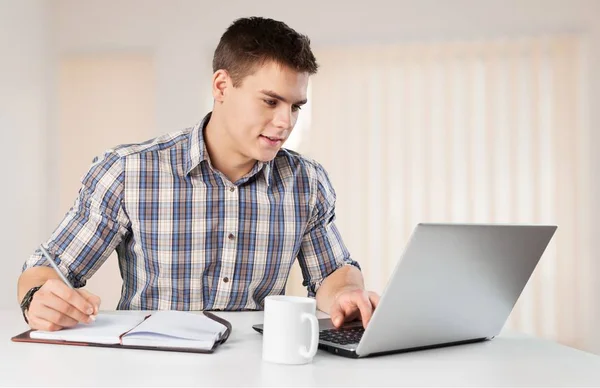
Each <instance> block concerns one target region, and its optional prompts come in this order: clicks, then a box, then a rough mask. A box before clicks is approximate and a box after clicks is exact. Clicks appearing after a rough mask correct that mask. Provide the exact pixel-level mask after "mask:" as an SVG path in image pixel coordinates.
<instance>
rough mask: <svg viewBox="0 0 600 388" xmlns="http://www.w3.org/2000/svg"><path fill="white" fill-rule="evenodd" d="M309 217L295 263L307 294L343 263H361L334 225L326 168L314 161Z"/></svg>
mask: <svg viewBox="0 0 600 388" xmlns="http://www.w3.org/2000/svg"><path fill="white" fill-rule="evenodd" d="M314 168H315V170H314V174H311V175H314V176H311V177H310V179H311V181H312V183H313V185H314V190H313V191H314V194H313V196H312V197H313V200H312V204H311V209H312V210H311V211H312V213H311V216H310V219H309V222H308V225H307V228H306V231H305V233H304V236H303V238H302V244H301V246H300V251H299V253H298V263H299V264H300V268H301V270H302V276H303V278H304V282H303V283H302V284H303V285H304V286H305V287H306V288H307V289H308V296H310V297H314V296H315V295H316V293H317V290H318V289H319V287H320V286H321V284H322V283H323V280H325V278H326V277H327V276H329V275H330V274H331V273H333V272H334V271H335V270H337V269H338V268H340V267H343V266H344V265H353V266H355V267H357V268H358V269H360V265H359V264H358V263H357V262H356V261H354V260H352V258H351V257H350V253H349V252H348V249H347V248H346V246H345V245H344V242H343V240H342V237H341V236H340V233H339V231H338V229H337V227H336V225H335V222H334V221H335V200H336V195H335V191H334V189H333V186H332V185H331V182H330V180H329V177H328V175H327V172H326V171H325V169H324V168H323V167H322V166H321V165H320V164H318V163H315V164H314Z"/></svg>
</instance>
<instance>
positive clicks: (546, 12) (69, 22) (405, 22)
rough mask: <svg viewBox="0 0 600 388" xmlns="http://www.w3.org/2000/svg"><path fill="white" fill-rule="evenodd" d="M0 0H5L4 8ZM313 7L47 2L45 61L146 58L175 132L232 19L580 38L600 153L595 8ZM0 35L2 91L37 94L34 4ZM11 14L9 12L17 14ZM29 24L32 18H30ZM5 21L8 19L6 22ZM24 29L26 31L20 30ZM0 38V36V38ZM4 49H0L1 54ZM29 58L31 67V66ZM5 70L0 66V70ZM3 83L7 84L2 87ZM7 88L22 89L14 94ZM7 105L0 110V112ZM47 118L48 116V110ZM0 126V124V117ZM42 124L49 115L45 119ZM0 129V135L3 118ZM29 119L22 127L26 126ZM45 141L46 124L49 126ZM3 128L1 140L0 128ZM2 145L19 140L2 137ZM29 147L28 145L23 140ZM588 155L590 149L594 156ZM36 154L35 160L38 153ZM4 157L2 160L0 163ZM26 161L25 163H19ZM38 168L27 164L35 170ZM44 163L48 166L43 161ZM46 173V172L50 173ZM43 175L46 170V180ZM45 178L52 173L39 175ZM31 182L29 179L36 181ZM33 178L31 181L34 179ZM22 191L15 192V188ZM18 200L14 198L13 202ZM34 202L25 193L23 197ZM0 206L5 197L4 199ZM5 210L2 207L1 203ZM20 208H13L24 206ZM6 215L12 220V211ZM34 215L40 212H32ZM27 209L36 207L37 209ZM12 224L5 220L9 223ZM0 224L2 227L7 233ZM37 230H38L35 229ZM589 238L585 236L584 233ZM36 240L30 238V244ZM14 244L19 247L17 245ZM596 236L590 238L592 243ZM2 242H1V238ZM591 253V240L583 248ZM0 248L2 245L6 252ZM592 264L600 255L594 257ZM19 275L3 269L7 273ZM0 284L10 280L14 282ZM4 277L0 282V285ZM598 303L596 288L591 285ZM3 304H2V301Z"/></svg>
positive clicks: (323, 35) (189, 118) (558, 2)
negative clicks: (100, 55) (113, 55)
mask: <svg viewBox="0 0 600 388" xmlns="http://www.w3.org/2000/svg"><path fill="white" fill-rule="evenodd" d="M5 1H7V0H5ZM349 3H351V2H348V1H322V0H321V1H316V0H306V1H304V2H300V3H289V2H281V1H271V0H268V1H243V0H236V1H221V2H212V1H211V2H209V1H199V0H174V1H161V0H118V1H117V0H110V1H108V0H87V1H79V0H57V1H53V2H51V3H49V4H50V5H51V12H50V13H49V17H50V20H51V21H52V25H53V26H54V29H53V30H52V32H53V40H52V41H51V42H50V46H49V47H51V48H52V52H51V53H50V57H52V55H55V54H56V55H62V54H64V53H69V52H81V51H115V50H128V49H140V48H141V49H150V50H152V51H154V53H155V60H156V63H155V65H156V69H157V91H156V93H157V96H158V97H157V104H156V105H157V110H156V123H157V128H158V132H165V131H170V130H173V129H179V128H181V127H183V126H186V125H189V124H191V123H194V122H195V121H197V120H198V119H199V118H201V117H202V115H203V114H204V111H205V110H206V109H208V107H209V106H210V104H209V101H210V100H209V99H208V97H207V94H205V91H207V90H208V82H209V77H210V60H211V57H212V51H213V50H214V47H215V45H216V42H217V40H218V37H219V36H220V34H221V33H222V32H223V31H224V29H225V28H226V27H227V25H228V24H229V23H230V22H231V21H232V20H233V19H234V18H236V17H242V16H249V15H260V16H268V17H273V18H276V19H280V20H284V21H285V22H287V23H288V24H289V25H291V26H292V27H293V28H295V29H297V30H299V31H301V32H303V33H305V34H307V35H309V36H310V37H311V39H312V41H313V43H314V46H315V47H324V46H328V45H332V44H357V43H373V42H378V43H385V42H397V41H410V40H420V41H423V40H443V39H463V38H464V39H477V38H482V37H499V36H506V35H510V36H520V35H536V34H546V33H564V32H579V33H583V34H585V35H587V36H588V38H589V58H588V61H587V63H586V65H587V67H588V69H589V70H590V74H589V80H588V86H589V88H588V90H587V97H588V100H589V101H590V105H589V107H588V111H589V112H590V126H591V128H592V142H591V144H590V146H591V147H593V148H594V149H595V148H596V147H595V146H596V145H597V144H600V130H599V127H600V70H598V69H600V24H599V23H598V22H597V17H598V15H600V2H599V1H596V0H571V1H567V0H486V1H484V0H453V1H446V0H400V1H395V0H371V1H368V2H360V3H359V2H356V3H354V4H349ZM0 4H2V5H0V11H1V12H0V15H1V16H0V18H2V19H0V26H2V27H0V28H2V29H3V30H4V29H6V30H7V32H8V34H7V33H3V34H2V36H3V37H2V38H0V39H6V38H5V37H6V36H7V35H8V36H10V37H15V36H20V37H19V39H18V42H19V46H11V47H9V48H8V51H6V49H4V48H3V54H4V52H8V53H9V55H10V56H12V55H17V54H18V58H13V59H12V61H11V62H10V64H6V63H0V70H2V71H0V80H2V87H4V83H5V82H9V81H11V80H12V78H11V77H10V76H9V75H7V74H6V70H5V69H9V68H15V69H16V68H19V69H20V68H21V67H23V68H24V70H22V71H26V72H27V73H28V74H30V75H31V77H27V78H22V79H23V80H24V79H27V80H29V79H30V78H32V79H37V80H38V81H32V82H34V83H35V82H37V86H43V76H42V75H41V70H40V69H39V68H38V66H39V65H38V64H39V63H40V61H41V60H43V58H44V57H43V56H42V53H43V47H42V46H41V39H42V36H43V34H42V32H41V29H42V28H43V27H40V24H42V25H43V23H39V24H38V23H35V22H34V23H32V22H31V21H32V20H34V21H40V22H43V15H42V14H41V8H42V7H41V5H40V3H39V2H36V1H29V2H26V3H23V2H20V1H17V0H15V1H13V2H3V3H0ZM15 4H19V5H18V9H16V7H17V6H16V5H15ZM32 17H33V19H32ZM4 19H6V20H4ZM24 20H27V23H23V21H24ZM2 32H4V31H2ZM4 45H5V44H4V43H3V46H4ZM28 59H34V60H35V61H33V62H34V63H35V64H32V63H31V61H29V60H28ZM2 62H3V61H2ZM5 79H6V81H5ZM12 88H13V89H14V90H15V91H16V90H20V86H19V85H13V86H12ZM30 93H31V95H30V97H31V98H30V99H29V100H27V102H26V103H27V105H28V110H29V111H32V112H40V114H41V113H42V112H43V109H42V108H41V106H42V105H43V97H42V96H40V95H39V93H36V92H34V91H31V92H30ZM0 98H2V99H7V98H10V96H9V94H8V93H4V92H2V93H0ZM5 106H6V105H5V104H4V103H3V104H1V105H0V109H4V107H5ZM51 112H52V111H51ZM10 115H11V116H10V117H9V119H10V120H13V122H14V123H15V124H13V126H14V125H19V126H20V128H28V130H29V131H34V134H36V135H37V134H40V133H43V132H41V130H42V127H41V124H40V122H39V120H36V119H35V118H33V117H32V116H31V115H26V114H21V113H18V112H11V113H10ZM0 117H2V116H0ZM50 117H51V118H52V116H51V113H50ZM2 120H3V121H1V123H2V125H3V127H4V128H6V126H7V124H5V121H6V119H5V118H3V119H2ZM25 120H27V121H28V122H29V124H28V125H27V124H26V121H25ZM49 126H50V130H51V132H50V136H52V120H50V122H49ZM4 128H3V133H4V131H5V129H4ZM9 132H10V136H13V137H14V138H17V139H24V136H23V135H17V134H15V133H14V132H13V131H9ZM28 138H32V137H29V136H28ZM37 146H38V147H39V142H38V144H37ZM592 151H593V150H592ZM591 154H592V155H594V160H593V165H594V166H595V167H597V168H598V167H600V156H597V155H596V153H594V152H592V153H591ZM35 155H43V153H40V152H37V153H35ZM2 158H8V156H7V155H3V156H2ZM21 159H22V160H26V158H25V157H23V156H22V157H21ZM38 162H39V160H37V161H30V162H29V163H30V164H31V163H32V164H34V165H36V166H38V165H39V164H36V163H38ZM49 162H52V159H50V160H49ZM51 165H52V164H50V166H51ZM45 172H46V171H45ZM47 172H48V173H49V174H52V171H51V170H50V171H47ZM10 174H11V176H13V177H14V179H21V181H19V182H20V183H19V184H18V185H17V187H28V188H29V189H31V188H33V187H34V184H33V183H32V180H31V179H29V178H28V180H24V179H23V178H21V177H22V175H21V174H16V173H15V172H11V173H10ZM36 174H37V175H36ZM40 174H41V172H40V171H39V170H36V172H35V173H34V174H33V177H39V175H40ZM19 185H20V186H19ZM592 188H593V194H595V195H593V197H594V198H600V179H598V180H595V181H594V182H592ZM49 190H50V197H49V198H48V201H49V203H52V193H53V192H54V191H53V190H54V189H53V188H52V187H49ZM2 195H3V196H6V195H8V196H11V198H13V197H16V193H14V192H13V193H10V192H9V193H3V194H2ZM20 195H21V192H19V196H20ZM28 195H30V196H31V195H32V194H28ZM3 198H4V197H3ZM2 203H3V204H4V203H5V201H2ZM26 203H27V202H25V201H20V202H17V204H18V206H24V207H26ZM18 206H10V209H9V210H8V211H10V212H12V213H10V214H11V215H16V210H15V208H16V207H18ZM35 206H39V205H38V204H36V205H35ZM35 206H34V207H35ZM37 209H38V208H35V209H33V208H30V207H27V210H26V213H25V215H24V217H23V218H21V219H20V220H21V221H19V222H22V223H23V224H24V225H28V226H31V225H35V220H36V219H37V218H36V217H35V214H36V210H37ZM65 210H66V209H52V208H51V207H49V208H48V215H47V216H48V224H47V225H44V231H46V230H48V229H49V227H50V226H49V225H54V223H55V222H57V220H58V219H59V218H60V216H62V214H63V213H64V211H65ZM590 211H591V212H592V214H593V216H592V217H591V219H600V205H599V203H598V201H597V202H596V203H595V204H594V208H593V209H590ZM8 219H9V220H13V219H14V218H13V217H8ZM6 225H7V223H4V224H3V228H5V229H6V228H7V226H6ZM34 227H35V228H37V226H34ZM35 230H36V231H34V232H30V230H28V235H27V236H25V237H19V236H20V234H19V231H11V233H12V234H11V235H9V236H10V239H9V240H8V241H11V242H12V241H16V242H17V243H16V244H11V245H10V248H7V249H5V252H10V254H9V255H7V256H8V257H10V259H9V260H14V258H17V261H18V262H19V263H20V262H21V261H22V257H21V256H23V255H24V254H25V252H28V251H29V249H30V247H32V243H33V242H34V241H35V242H37V240H38V238H37V234H36V233H39V231H37V229H35ZM592 230H593V229H592ZM34 235H35V236H36V237H35V238H34V237H33V236H34ZM17 237H19V238H17ZM594 237H595V236H593V238H592V240H593V239H594ZM3 238H4V233H3ZM590 244H592V241H590ZM5 246H8V245H7V244H5ZM599 258H600V255H599ZM595 265H596V268H595V272H596V273H600V259H599V260H596V264H595ZM13 267H14V268H16V267H18V265H17V264H14V265H13V264H11V268H13ZM0 276H8V279H12V275H4V274H3V275H0ZM1 279H2V278H0V280H1ZM595 287H596V288H597V290H596V291H597V292H596V293H597V294H598V295H599V296H600V284H597V285H596V286H595ZM5 303H6V302H5ZM593 316H594V322H591V323H590V327H592V328H593V327H600V303H599V304H598V309H597V311H595V312H594V313H593ZM591 336H593V338H594V339H593V341H594V344H593V347H594V348H595V351H597V352H598V353H600V334H598V333H597V332H596V333H590V338H591Z"/></svg>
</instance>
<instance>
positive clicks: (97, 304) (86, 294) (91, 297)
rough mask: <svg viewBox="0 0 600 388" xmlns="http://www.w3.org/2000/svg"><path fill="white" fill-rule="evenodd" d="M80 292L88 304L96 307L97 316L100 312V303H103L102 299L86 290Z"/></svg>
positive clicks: (95, 313)
mask: <svg viewBox="0 0 600 388" xmlns="http://www.w3.org/2000/svg"><path fill="white" fill-rule="evenodd" d="M78 291H79V293H80V294H81V295H82V296H83V297H84V298H85V300H87V301H88V302H90V303H91V304H92V306H94V315H97V314H98V311H99V310H100V303H102V301H101V300H100V297H99V296H98V295H94V294H92V293H91V292H88V291H86V290H78Z"/></svg>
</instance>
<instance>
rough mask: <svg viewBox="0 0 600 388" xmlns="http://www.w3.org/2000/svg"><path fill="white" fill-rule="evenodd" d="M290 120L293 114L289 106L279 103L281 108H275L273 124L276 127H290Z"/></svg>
mask: <svg viewBox="0 0 600 388" xmlns="http://www.w3.org/2000/svg"><path fill="white" fill-rule="evenodd" d="M292 120H293V116H292V110H291V108H289V107H286V106H283V104H281V108H280V109H277V111H276V112H275V117H274V118H273V124H274V125H275V126H276V127H277V128H281V129H290V128H291V127H292Z"/></svg>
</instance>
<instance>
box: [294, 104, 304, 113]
mask: <svg viewBox="0 0 600 388" xmlns="http://www.w3.org/2000/svg"><path fill="white" fill-rule="evenodd" d="M301 109H302V107H301V106H300V105H292V112H298V111H299V110H301Z"/></svg>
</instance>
